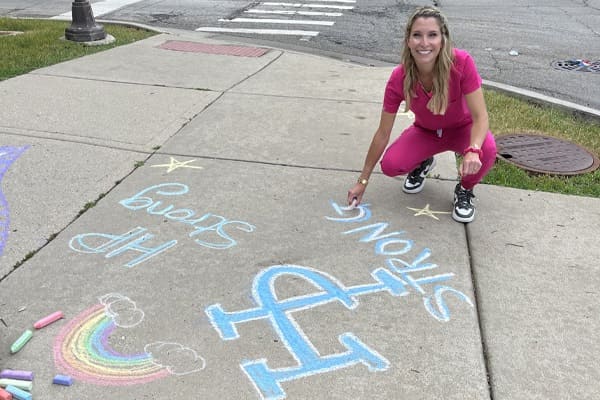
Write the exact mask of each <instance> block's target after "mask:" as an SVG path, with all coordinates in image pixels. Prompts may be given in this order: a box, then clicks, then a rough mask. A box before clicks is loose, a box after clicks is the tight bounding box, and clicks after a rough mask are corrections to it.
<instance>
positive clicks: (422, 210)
mask: <svg viewBox="0 0 600 400" xmlns="http://www.w3.org/2000/svg"><path fill="white" fill-rule="evenodd" d="M406 208H408V209H409V210H412V211H416V212H417V213H416V214H415V215H414V216H415V217H418V216H420V215H425V216H427V217H431V218H433V219H436V220H438V221H439V220H440V219H439V218H438V217H437V216H436V215H435V214H450V212H448V211H432V210H431V209H430V208H429V203H428V204H427V205H426V206H425V208H412V207H406Z"/></svg>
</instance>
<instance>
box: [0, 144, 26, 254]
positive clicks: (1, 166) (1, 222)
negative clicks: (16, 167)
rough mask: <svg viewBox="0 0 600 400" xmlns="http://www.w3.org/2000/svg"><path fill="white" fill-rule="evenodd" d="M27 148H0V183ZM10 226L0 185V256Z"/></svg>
mask: <svg viewBox="0 0 600 400" xmlns="http://www.w3.org/2000/svg"><path fill="white" fill-rule="evenodd" d="M27 148H28V146H25V147H11V146H0V183H1V182H2V178H4V174H5V173H6V171H8V168H9V167H10V166H11V164H12V163H13V162H15V161H16V160H17V158H19V156H20V155H21V154H23V152H24V151H25V150H27ZM9 225H10V213H9V208H8V202H7V201H6V198H5V197H4V193H3V192H2V186H1V185H0V256H1V255H2V254H3V253H4V246H5V245H6V242H7V240H8V233H9Z"/></svg>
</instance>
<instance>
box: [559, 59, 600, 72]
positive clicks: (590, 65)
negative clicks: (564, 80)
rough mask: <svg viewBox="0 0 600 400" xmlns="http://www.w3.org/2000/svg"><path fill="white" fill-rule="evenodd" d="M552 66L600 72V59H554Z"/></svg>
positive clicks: (568, 69) (578, 70)
mask: <svg viewBox="0 0 600 400" xmlns="http://www.w3.org/2000/svg"><path fill="white" fill-rule="evenodd" d="M552 67H554V68H556V69H561V70H565V71H577V72H600V60H596V61H590V60H580V59H576V60H561V61H553V62H552Z"/></svg>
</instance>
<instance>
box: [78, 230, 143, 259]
mask: <svg viewBox="0 0 600 400" xmlns="http://www.w3.org/2000/svg"><path fill="white" fill-rule="evenodd" d="M146 231H147V229H145V228H142V227H139V226H138V227H137V228H135V229H132V230H130V231H129V232H127V233H124V234H123V235H112V234H108V233H83V234H81V235H76V236H74V237H73V238H71V241H70V242H69V247H70V248H71V250H74V251H77V252H79V253H91V254H98V253H105V252H106V251H107V250H108V249H110V248H113V247H117V246H120V245H121V244H122V243H125V242H127V241H129V240H131V238H133V237H134V236H137V235H139V234H141V233H144V232H146ZM105 239H106V241H104V240H105ZM90 242H94V244H90Z"/></svg>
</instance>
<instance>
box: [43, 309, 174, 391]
mask: <svg viewBox="0 0 600 400" xmlns="http://www.w3.org/2000/svg"><path fill="white" fill-rule="evenodd" d="M116 327H117V326H116V324H115V322H114V320H113V319H112V318H111V317H110V316H109V315H107V314H106V309H105V307H104V305H102V304H98V305H96V306H94V307H91V308H89V309H87V310H85V311H84V312H82V313H81V314H79V315H78V316H77V317H75V318H74V319H73V320H71V321H70V322H69V323H68V324H66V325H65V326H64V327H63V329H62V330H61V332H60V333H59V335H58V336H57V337H56V339H55V341H54V361H55V363H56V366H57V367H58V368H59V369H60V370H61V371H62V372H64V373H66V374H68V375H70V376H72V377H73V378H75V379H77V380H80V381H84V382H89V383H93V384H97V385H104V386H125V385H137V384H142V383H147V382H150V381H153V380H156V379H160V378H163V377H166V376H168V375H170V373H169V372H168V371H167V370H166V369H165V368H163V367H161V366H159V365H157V364H155V363H154V362H153V359H152V356H151V355H149V354H147V353H139V354H121V353H119V352H117V351H116V350H115V349H114V348H113V347H112V346H111V345H110V343H109V337H110V335H111V334H112V333H113V331H114V330H115V328H116Z"/></svg>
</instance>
